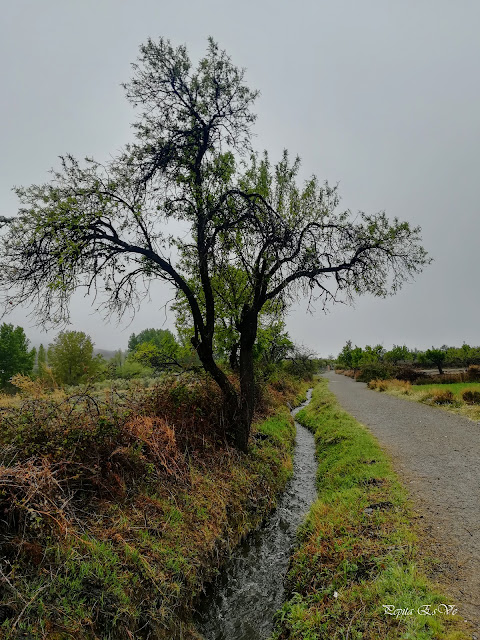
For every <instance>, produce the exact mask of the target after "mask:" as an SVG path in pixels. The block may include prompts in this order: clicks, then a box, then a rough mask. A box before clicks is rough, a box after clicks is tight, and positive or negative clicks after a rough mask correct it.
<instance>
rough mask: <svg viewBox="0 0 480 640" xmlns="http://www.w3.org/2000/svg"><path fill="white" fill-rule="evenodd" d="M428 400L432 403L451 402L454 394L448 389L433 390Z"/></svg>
mask: <svg viewBox="0 0 480 640" xmlns="http://www.w3.org/2000/svg"><path fill="white" fill-rule="evenodd" d="M430 400H431V402H433V404H452V402H453V401H454V395H453V393H452V392H451V391H450V389H445V390H444V391H434V392H433V393H432V394H431V395H430Z"/></svg>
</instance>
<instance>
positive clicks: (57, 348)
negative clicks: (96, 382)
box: [47, 331, 100, 385]
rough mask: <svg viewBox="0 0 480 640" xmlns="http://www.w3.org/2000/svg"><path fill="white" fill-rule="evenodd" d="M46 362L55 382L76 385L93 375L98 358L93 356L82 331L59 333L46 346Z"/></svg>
mask: <svg viewBox="0 0 480 640" xmlns="http://www.w3.org/2000/svg"><path fill="white" fill-rule="evenodd" d="M47 354H48V362H49V365H50V366H51V368H52V371H53V375H54V376H55V379H56V381H57V382H60V383H62V384H68V385H73V384H78V383H79V382H83V381H84V380H85V379H86V378H88V377H89V376H92V375H94V374H95V373H96V372H97V371H98V368H99V364H100V358H98V357H94V355H93V342H92V339H91V338H90V336H87V335H86V334H85V333H84V332H83V331H61V332H60V333H59V334H58V336H57V337H56V338H55V340H54V341H53V342H52V344H50V345H49V346H48V352H47Z"/></svg>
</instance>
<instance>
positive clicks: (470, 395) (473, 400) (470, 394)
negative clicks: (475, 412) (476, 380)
mask: <svg viewBox="0 0 480 640" xmlns="http://www.w3.org/2000/svg"><path fill="white" fill-rule="evenodd" d="M462 399H463V401H464V402H465V403H466V404H480V391H477V390H476V389H465V391H464V392H463V393H462Z"/></svg>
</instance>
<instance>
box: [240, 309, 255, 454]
mask: <svg viewBox="0 0 480 640" xmlns="http://www.w3.org/2000/svg"><path fill="white" fill-rule="evenodd" d="M257 322H258V314H256V313H255V312H253V311H251V310H250V309H249V308H248V307H246V308H245V309H244V312H243V313H242V322H241V328H240V416H239V417H240V420H239V424H238V426H237V434H236V435H237V443H238V444H237V443H236V444H237V446H238V448H240V449H241V450H242V451H246V450H247V445H248V438H249V435H250V427H251V426H252V419H253V412H254V409H255V370H254V362H253V345H254V344H255V339H256V337H257Z"/></svg>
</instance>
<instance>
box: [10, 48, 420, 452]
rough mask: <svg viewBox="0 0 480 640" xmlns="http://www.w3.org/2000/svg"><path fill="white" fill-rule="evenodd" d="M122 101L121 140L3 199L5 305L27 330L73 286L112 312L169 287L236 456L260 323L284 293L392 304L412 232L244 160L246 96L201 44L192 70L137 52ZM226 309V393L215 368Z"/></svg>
mask: <svg viewBox="0 0 480 640" xmlns="http://www.w3.org/2000/svg"><path fill="white" fill-rule="evenodd" d="M125 90H126V95H127V98H128V100H129V101H130V102H131V103H132V104H133V105H134V107H135V108H136V110H137V118H136V121H135V122H134V129H135V133H136V138H135V141H134V142H133V143H131V144H129V145H127V146H126V147H125V148H124V149H123V151H122V152H121V153H119V154H118V155H117V156H116V157H114V158H112V159H111V160H110V161H109V162H108V163H106V164H102V163H100V162H97V161H95V160H93V159H91V158H90V159H86V160H85V162H83V163H81V162H79V161H78V160H76V159H75V158H73V157H72V156H70V155H67V156H65V157H63V158H62V160H61V168H60V169H59V170H58V171H55V172H54V173H53V177H52V180H51V182H49V183H47V184H44V185H33V186H30V187H27V188H23V187H20V188H17V189H16V193H17V195H18V197H19V199H20V202H21V208H20V210H19V212H18V215H17V216H16V217H15V218H14V219H13V220H11V221H5V222H4V230H6V231H5V232H4V233H2V240H1V244H0V267H1V269H0V287H1V288H2V289H3V291H4V292H5V296H4V302H5V303H6V304H8V305H9V308H10V306H11V305H12V306H14V305H18V304H26V303H30V302H32V301H33V302H34V304H35V308H36V311H37V313H38V315H39V318H40V320H41V321H42V322H44V323H48V322H53V323H56V322H59V321H61V320H64V319H65V318H68V314H69V300H70V297H71V295H72V293H73V292H74V291H75V290H77V289H78V288H80V287H85V288H86V289H87V291H96V290H97V288H102V287H103V292H104V293H105V294H106V296H105V298H104V308H105V309H106V311H107V312H117V313H118V314H120V315H121V314H123V313H124V312H125V311H126V310H128V309H132V308H135V307H136V306H137V305H138V303H139V302H140V301H141V299H142V298H143V297H144V296H145V295H147V293H148V287H149V284H150V283H151V282H152V280H158V279H160V280H163V281H165V282H167V283H169V284H170V285H171V286H172V287H173V288H174V289H175V290H176V292H177V294H178V296H180V297H183V298H184V299H185V300H186V303H187V305H188V312H189V314H190V316H191V322H192V328H193V335H192V336H191V343H192V346H193V347H194V349H195V350H196V352H197V354H198V357H199V359H200V361H201V363H202V365H203V367H204V368H205V370H206V371H207V372H208V373H209V374H210V375H211V376H212V377H213V378H214V380H215V381H216V382H217V384H218V385H219V386H220V388H221V389H222V392H223V394H224V397H225V408H226V413H227V414H228V415H227V420H226V423H227V424H228V425H229V429H230V433H231V435H232V439H233V441H234V442H235V444H236V445H237V446H238V447H239V448H241V449H244V450H245V449H246V447H247V442H248V435H249V429H250V424H251V419H252V416H253V404H254V398H255V379H254V344H255V341H256V338H257V330H258V326H259V318H260V317H261V314H262V311H263V310H264V309H265V308H266V307H267V306H268V305H269V304H275V305H280V306H281V308H282V309H286V308H287V307H288V305H289V304H291V303H292V301H294V300H295V299H296V298H297V297H298V296H299V295H306V296H307V297H308V298H309V300H310V301H314V300H318V301H319V302H320V304H321V305H322V306H325V305H327V304H329V303H335V302H337V301H340V300H351V299H353V297H355V296H356V295H360V294H363V293H371V294H373V295H376V296H385V295H387V294H389V293H395V292H396V291H397V290H398V289H399V287H400V286H401V285H402V284H403V283H404V282H405V281H407V280H409V279H410V278H411V277H412V276H414V275H415V274H417V273H419V272H420V271H421V270H422V268H423V267H424V266H425V265H426V264H427V262H428V258H427V256H426V253H425V251H424V249H423V248H422V247H421V245H420V229H419V228H418V227H414V228H412V227H411V226H410V225H409V224H408V223H407V222H401V221H399V220H398V219H394V220H393V221H389V220H388V218H387V216H386V215H385V213H384V212H380V213H376V214H372V215H370V214H366V213H362V212H360V213H357V214H355V215H353V214H352V213H351V212H350V211H338V205H339V196H338V193H337V188H336V187H331V186H329V185H328V184H327V183H321V182H320V181H319V180H318V179H317V178H316V177H314V176H313V177H311V178H310V179H308V180H306V181H305V182H303V183H302V182H301V181H300V180H299V170H300V161H299V159H298V158H296V159H293V160H291V158H290V156H289V154H288V153H287V152H286V151H285V152H284V154H283V156H282V158H281V159H280V161H279V162H277V163H276V164H272V163H271V161H270V158H269V156H268V154H267V153H265V154H263V155H258V154H255V153H253V151H252V145H251V140H252V133H251V127H252V125H253V123H254V121H255V115H254V113H253V111H252V108H253V103H254V101H255V99H256V97H257V95H258V93H257V91H253V90H251V89H250V88H249V87H248V86H247V84H246V82H245V73H244V71H243V70H241V69H239V68H238V67H236V66H234V65H233V64H232V61H231V60H230V58H229V56H228V55H227V54H226V53H225V52H224V51H222V50H220V49H219V47H218V46H217V44H216V43H215V42H214V41H213V40H211V39H210V40H209V44H208V48H207V52H206V54H205V56H204V57H203V58H202V59H201V60H200V62H199V63H198V64H197V66H196V67H195V66H193V65H192V62H191V60H190V58H189V56H188V54H187V50H186V47H184V46H180V47H177V48H175V47H173V46H172V45H171V44H170V42H169V41H168V40H164V39H160V40H159V41H158V42H154V41H153V40H150V39H149V40H148V41H147V42H146V44H144V45H142V46H141V48H140V56H139V59H138V61H137V63H136V64H135V65H133V76H132V79H131V81H130V82H129V83H127V84H126V85H125ZM226 310H228V311H229V315H228V317H229V319H231V324H230V326H231V328H232V329H233V330H234V334H235V336H234V337H236V338H237V342H238V354H239V355H238V365H239V376H240V389H241V390H240V394H238V393H237V391H236V388H235V386H234V385H233V384H232V382H231V381H230V380H229V378H228V377H227V375H226V374H225V372H224V371H223V370H222V368H221V367H220V366H219V363H218V359H217V358H216V355H215V348H214V336H215V331H216V328H218V325H219V318H220V316H221V315H222V314H223V315H224V316H225V317H227V316H226Z"/></svg>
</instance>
